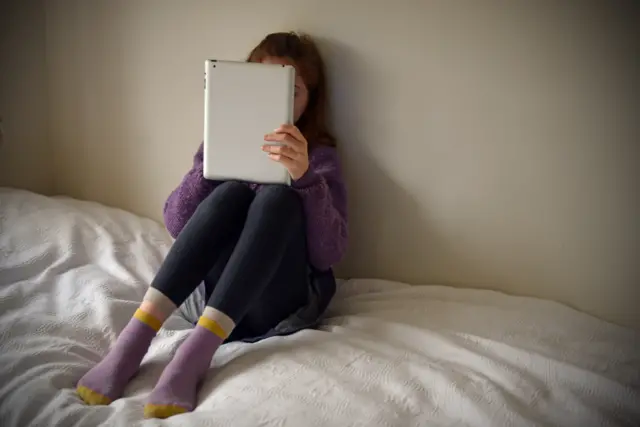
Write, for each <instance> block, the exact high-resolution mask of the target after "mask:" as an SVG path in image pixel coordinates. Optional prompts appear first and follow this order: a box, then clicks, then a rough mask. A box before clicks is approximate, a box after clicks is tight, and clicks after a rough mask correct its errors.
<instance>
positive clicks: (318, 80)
mask: <svg viewBox="0 0 640 427" xmlns="http://www.w3.org/2000/svg"><path fill="white" fill-rule="evenodd" d="M268 56H275V57H279V58H286V59H288V60H289V61H291V62H292V63H293V65H294V66H295V68H296V72H298V73H300V76H301V77H302V80H303V81H304V84H305V85H306V86H307V90H308V91H309V101H308V103H307V107H306V108H305V110H304V112H303V113H302V116H300V118H299V119H298V122H297V123H296V126H297V127H298V128H299V129H300V131H301V132H302V134H303V135H304V136H305V138H307V141H308V142H309V148H313V146H315V145H329V146H335V138H334V136H333V135H332V134H331V132H329V129H328V126H327V80H326V76H325V69H324V62H323V61H322V57H321V56H320V52H319V51H318V48H317V46H316V45H315V43H314V42H313V40H312V39H311V37H310V36H308V35H306V34H298V33H295V32H283V33H272V34H269V35H267V36H266V37H265V38H264V39H263V40H262V41H261V42H260V43H259V44H258V45H257V46H256V47H255V48H254V49H253V50H252V51H251V53H250V54H249V56H248V57H247V61H248V62H260V61H262V60H263V59H264V58H266V57H268Z"/></svg>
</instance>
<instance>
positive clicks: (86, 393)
mask: <svg viewBox="0 0 640 427" xmlns="http://www.w3.org/2000/svg"><path fill="white" fill-rule="evenodd" d="M76 391H77V392H78V395H79V396H80V398H81V399H82V400H84V401H85V403H87V404H88V405H108V404H110V403H111V399H109V398H108V397H107V396H104V395H102V394H100V393H98V392H96V391H93V390H91V389H89V388H87V387H85V386H83V385H81V386H78V388H77V390H76Z"/></svg>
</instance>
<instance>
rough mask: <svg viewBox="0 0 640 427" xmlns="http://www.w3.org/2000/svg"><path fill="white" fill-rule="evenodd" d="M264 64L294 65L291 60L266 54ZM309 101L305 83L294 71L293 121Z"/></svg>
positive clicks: (298, 116) (295, 120) (300, 114)
mask: <svg viewBox="0 0 640 427" xmlns="http://www.w3.org/2000/svg"><path fill="white" fill-rule="evenodd" d="M262 63H264V64H279V65H294V64H293V63H292V62H291V61H289V60H288V59H286V58H280V57H277V56H267V57H266V58H264V59H263V60H262ZM308 102H309V91H308V90H307V85H305V84H304V81H303V80H302V77H300V74H298V72H297V71H296V82H295V95H294V98H293V122H294V123H295V122H297V121H298V119H299V118H300V116H302V113H304V110H305V108H307V103H308Z"/></svg>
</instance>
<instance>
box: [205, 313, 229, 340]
mask: <svg viewBox="0 0 640 427" xmlns="http://www.w3.org/2000/svg"><path fill="white" fill-rule="evenodd" d="M198 325H200V326H202V327H203V328H206V329H208V330H209V331H211V332H213V333H214V334H216V335H217V336H219V337H220V338H222V339H226V338H227V337H228V336H229V334H228V333H227V332H226V331H225V330H224V329H222V326H220V325H219V324H218V322H216V321H215V320H213V319H209V318H208V317H204V316H200V319H199V320H198Z"/></svg>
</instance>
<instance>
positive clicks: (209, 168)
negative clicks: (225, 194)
mask: <svg viewBox="0 0 640 427" xmlns="http://www.w3.org/2000/svg"><path fill="white" fill-rule="evenodd" d="M294 81H295V69H294V68H293V67H292V66H282V65H277V64H261V63H252V62H233V61H217V60H207V61H205V91H204V92H205V103H204V111H205V117H204V177H205V178H207V179H215V180H239V181H248V182H258V183H266V184H269V183H271V184H286V185H288V184H289V183H290V179H289V174H288V172H287V170H286V169H285V168H284V166H282V164H280V163H277V162H275V161H273V160H271V159H270V158H269V157H268V156H267V153H265V152H264V151H262V149H261V147H262V145H264V144H265V141H264V135H265V134H267V133H270V132H273V130H274V129H276V128H278V127H279V126H280V125H282V124H290V123H292V122H293V95H294Z"/></svg>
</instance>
